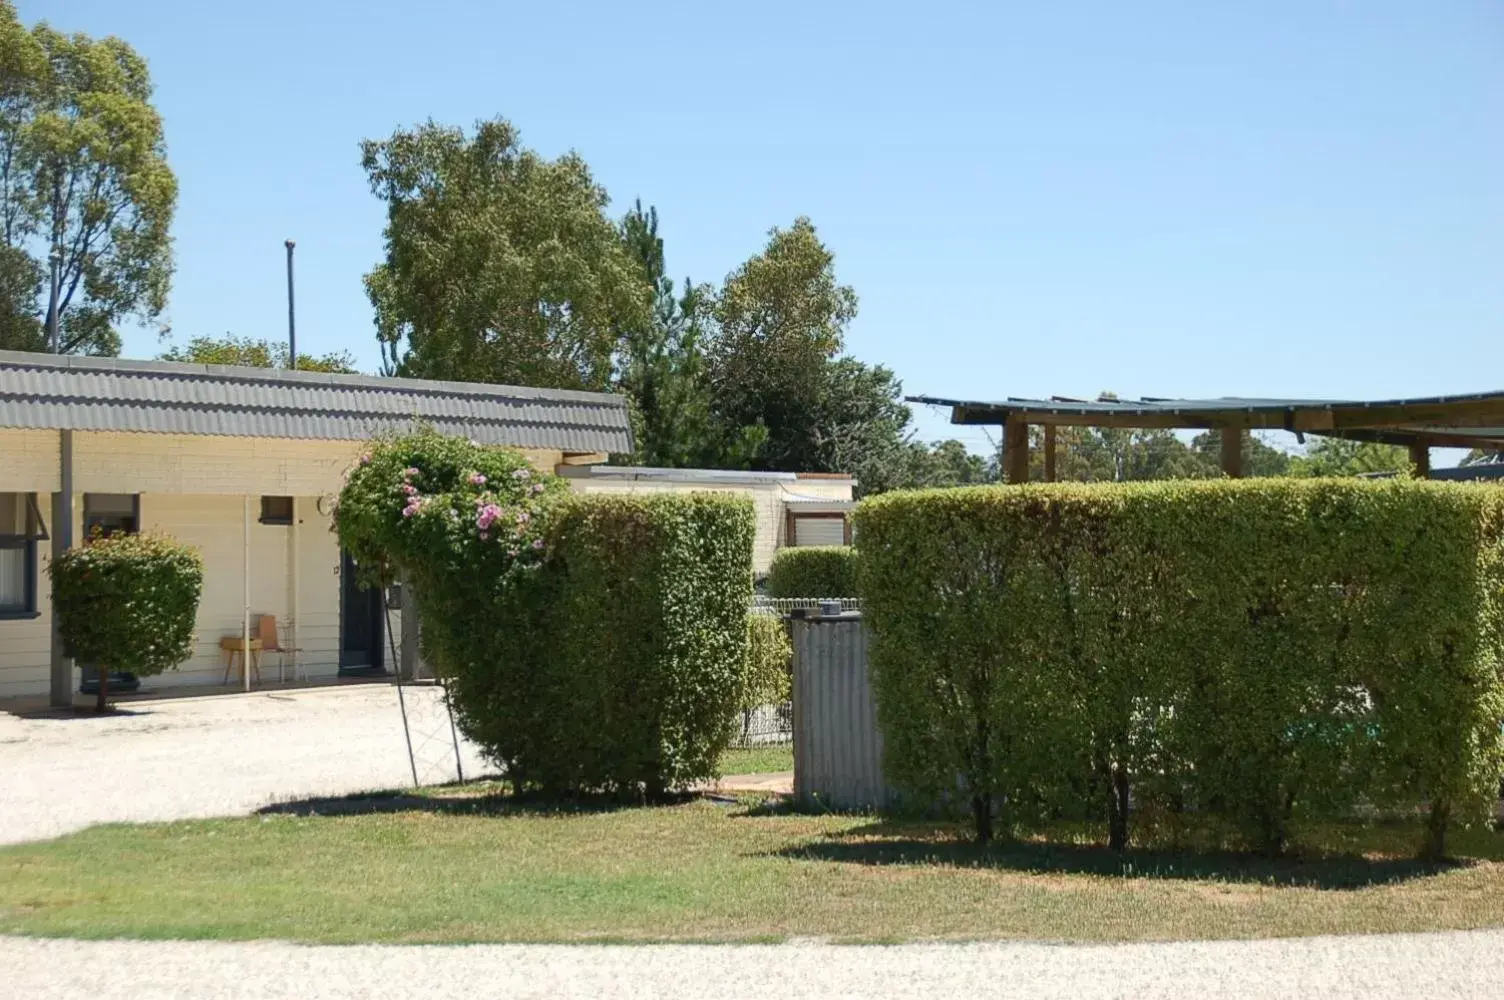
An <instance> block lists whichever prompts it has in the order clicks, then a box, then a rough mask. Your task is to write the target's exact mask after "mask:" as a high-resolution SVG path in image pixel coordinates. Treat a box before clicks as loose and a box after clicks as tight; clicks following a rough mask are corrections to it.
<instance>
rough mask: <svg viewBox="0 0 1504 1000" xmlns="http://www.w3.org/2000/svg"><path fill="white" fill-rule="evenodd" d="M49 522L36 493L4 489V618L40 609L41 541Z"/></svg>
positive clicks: (0, 527) (0, 542) (0, 526)
mask: <svg viewBox="0 0 1504 1000" xmlns="http://www.w3.org/2000/svg"><path fill="white" fill-rule="evenodd" d="M46 537H47V526H46V525H45V524H44V523H43V522H42V512H41V510H40V509H39V508H38V507H37V495H36V494H35V493H0V618H21V617H27V618H29V617H33V616H35V615H36V613H37V542H38V541H39V540H42V539H45V538H46Z"/></svg>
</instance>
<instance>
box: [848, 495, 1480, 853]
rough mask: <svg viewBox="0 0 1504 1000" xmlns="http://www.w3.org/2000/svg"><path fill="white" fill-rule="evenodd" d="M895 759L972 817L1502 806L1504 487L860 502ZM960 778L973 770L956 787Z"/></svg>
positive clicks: (865, 584) (1437, 842) (1229, 815)
mask: <svg viewBox="0 0 1504 1000" xmlns="http://www.w3.org/2000/svg"><path fill="white" fill-rule="evenodd" d="M857 525H858V529H859V532H860V536H861V538H862V561H861V565H860V574H861V592H862V596H863V601H864V610H865V613H866V615H867V617H868V620H869V622H870V623H871V625H872V628H873V630H874V645H873V653H872V656H873V668H874V676H875V685H876V691H877V698H878V708H879V715H880V718H881V719H882V725H883V727H884V735H885V740H886V748H887V754H888V757H887V766H888V772H889V776H890V778H891V779H892V780H894V781H895V782H897V783H898V784H899V785H900V786H901V787H903V788H905V789H907V790H908V791H909V792H910V793H912V794H915V795H918V796H927V797H928V798H929V799H930V800H943V801H955V799H956V797H957V789H958V787H959V788H960V789H961V790H962V794H963V796H964V797H965V798H967V799H968V804H969V806H970V808H971V811H972V813H973V816H974V820H975V822H976V824H977V828H978V833H979V836H983V837H985V836H988V835H990V833H991V825H992V823H993V822H995V821H997V820H1000V821H1001V822H1002V823H1003V824H1004V825H1005V826H1007V825H1011V824H1013V823H1015V822H1020V821H1027V820H1031V819H1037V818H1042V817H1059V816H1078V817H1083V818H1095V819H1097V820H1100V821H1101V822H1103V823H1104V824H1105V825H1106V827H1107V832H1108V838H1109V841H1110V842H1111V843H1113V844H1114V845H1115V846H1122V845H1123V844H1125V843H1126V842H1127V840H1128V837H1129V835H1130V816H1129V804H1130V802H1133V803H1134V808H1135V810H1136V811H1137V812H1144V811H1149V812H1153V813H1160V814H1174V813H1180V812H1183V811H1194V812H1195V813H1197V814H1199V815H1203V816H1206V817H1209V818H1214V819H1219V820H1222V821H1225V822H1227V823H1230V824H1232V825H1234V826H1235V827H1236V829H1237V830H1239V831H1241V834H1242V836H1243V837H1244V838H1245V839H1246V841H1247V842H1248V843H1250V844H1251V845H1254V846H1258V847H1260V848H1263V849H1265V850H1269V851H1278V850H1280V849H1281V848H1282V847H1283V846H1284V844H1285V843H1286V842H1287V840H1288V839H1289V838H1290V836H1291V835H1292V832H1296V831H1298V829H1299V827H1300V825H1301V824H1302V823H1308V822H1316V821H1321V820H1325V819H1330V818H1333V817H1337V816H1350V815H1353V814H1354V810H1355V808H1356V807H1359V806H1364V807H1379V808H1385V807H1394V808H1402V809H1403V808H1411V807H1414V806H1415V805H1417V804H1419V803H1429V804H1430V810H1429V815H1430V817H1431V818H1430V828H1429V833H1428V838H1427V842H1426V844H1425V845H1423V848H1424V850H1425V852H1426V853H1429V854H1439V853H1440V852H1441V850H1442V849H1443V846H1444V836H1445V832H1446V829H1447V825H1448V822H1449V821H1450V820H1453V819H1460V820H1476V819H1482V818H1484V817H1485V816H1486V815H1487V814H1488V813H1489V810H1490V808H1491V806H1492V803H1493V802H1494V800H1495V798H1496V796H1497V794H1498V782H1499V776H1500V773H1501V769H1504V747H1501V737H1500V728H1499V720H1500V719H1501V718H1504V687H1501V683H1500V673H1499V662H1498V656H1499V644H1500V641H1501V633H1500V621H1501V612H1504V603H1501V595H1504V560H1501V553H1504V492H1500V491H1497V490H1495V489H1492V488H1479V487H1470V486H1464V485H1449V484H1439V483H1426V482H1412V481H1390V482H1382V483H1379V482H1362V481H1336V480H1314V481H1289V480H1261V481H1246V482H1215V483H1204V482H1203V483H1188V482H1177V483H1155V484H1134V485H1118V486H1065V485H1060V486H1041V487H1034V486H1029V487H1004V488H979V489H958V490H944V491H931V492H921V493H901V494H891V495H885V496H881V497H876V498H873V499H871V500H867V501H864V502H863V504H862V505H861V506H860V507H859V508H858V512H857ZM958 781H959V785H958Z"/></svg>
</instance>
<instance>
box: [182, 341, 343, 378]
mask: <svg viewBox="0 0 1504 1000" xmlns="http://www.w3.org/2000/svg"><path fill="white" fill-rule="evenodd" d="M287 357H288V351H287V345H286V344H285V343H282V342H281V341H272V340H256V339H255V338H252V337H237V336H235V335H234V334H229V333H227V334H225V335H224V336H223V337H194V338H193V339H192V340H190V341H188V343H186V344H184V345H182V346H181V347H173V348H172V349H170V350H168V351H166V352H165V353H163V354H161V355H159V358H160V360H162V361H185V362H189V363H191V364H199V365H241V366H243V367H246V368H286V367H287ZM298 368H299V370H301V371H307V372H331V373H333V374H336V375H353V374H354V373H355V370H356V369H355V358H354V357H353V356H351V354H350V352H349V351H334V352H331V353H329V354H321V355H318V356H314V355H312V354H299V355H298Z"/></svg>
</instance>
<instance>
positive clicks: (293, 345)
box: [285, 240, 298, 368]
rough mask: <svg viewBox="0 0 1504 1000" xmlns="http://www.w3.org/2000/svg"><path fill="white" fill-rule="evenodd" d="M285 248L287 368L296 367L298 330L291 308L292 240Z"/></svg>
mask: <svg viewBox="0 0 1504 1000" xmlns="http://www.w3.org/2000/svg"><path fill="white" fill-rule="evenodd" d="M285 245H286V247H287V367H289V368H296V367H298V330H297V324H296V321H295V320H294V318H293V317H294V312H293V306H292V248H293V246H294V244H293V241H292V240H288V241H287V242H286V244H285Z"/></svg>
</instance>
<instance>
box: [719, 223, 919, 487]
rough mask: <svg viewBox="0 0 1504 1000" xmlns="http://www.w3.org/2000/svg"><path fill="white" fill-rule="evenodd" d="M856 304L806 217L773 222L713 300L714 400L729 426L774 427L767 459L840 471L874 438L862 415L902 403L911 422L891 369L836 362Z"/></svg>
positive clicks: (885, 414) (779, 466)
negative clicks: (757, 249)
mask: <svg viewBox="0 0 1504 1000" xmlns="http://www.w3.org/2000/svg"><path fill="white" fill-rule="evenodd" d="M856 308H857V300H856V293H855V292H854V291H853V290H852V289H851V288H850V286H847V285H842V284H839V283H838V282H837V281H836V276H835V256H834V254H832V253H831V252H830V250H829V249H827V248H826V246H825V245H824V244H823V243H822V242H821V241H820V238H819V236H818V235H817V234H816V232H815V227H814V225H813V224H812V223H811V222H810V221H809V220H808V219H806V218H799V219H796V220H795V221H794V224H793V225H792V226H790V227H789V228H788V229H778V228H775V229H773V230H772V231H771V232H770V233H769V238H768V243H767V246H766V247H765V248H764V249H763V251H762V252H761V253H759V254H757V255H756V256H754V257H752V258H750V259H749V260H748V261H747V262H746V263H744V264H743V265H742V266H741V267H739V268H737V269H736V270H735V271H734V272H732V273H731V274H730V275H728V276H727V278H726V281H725V283H724V284H723V285H722V287H721V290H720V292H719V294H718V295H717V296H716V297H715V301H714V303H713V306H712V308H711V313H712V316H713V318H714V321H715V323H716V335H715V337H714V339H713V341H712V342H711V343H710V345H709V348H708V351H707V354H708V358H709V374H710V385H711V393H712V397H713V400H714V402H713V406H714V412H715V415H716V416H717V417H718V418H719V420H720V421H721V423H722V425H723V426H724V427H737V428H740V427H746V426H752V425H756V424H759V423H760V424H762V425H763V426H764V427H766V428H767V434H768V436H767V440H766V441H765V442H764V443H763V445H762V448H761V450H760V452H759V454H758V456H757V458H756V460H755V462H754V465H755V466H756V467H757V468H762V469H771V470H782V471H799V470H809V471H820V470H832V469H833V466H834V465H835V464H838V463H839V464H846V463H849V462H852V461H855V460H856V453H857V451H858V450H859V449H861V448H864V447H865V446H866V445H867V444H868V443H870V442H869V440H868V438H869V437H870V435H868V434H867V432H866V430H865V429H864V428H861V427H859V426H858V424H859V423H860V422H861V421H862V420H864V419H882V418H890V419H891V418H892V417H894V416H896V414H897V410H895V405H896V406H897V409H898V410H902V412H903V414H904V419H903V420H902V421H900V424H902V423H906V422H907V412H908V411H907V408H904V407H902V405H901V404H895V403H894V401H893V400H892V399H890V398H889V397H890V395H893V396H896V391H897V386H898V382H897V380H896V379H894V378H893V377H892V373H891V372H889V371H887V369H883V368H881V367H877V368H868V367H867V366H864V365H860V363H858V362H855V361H851V362H849V364H845V365H844V367H842V363H838V362H837V361H836V359H837V357H838V356H839V354H840V352H841V348H842V346H843V343H844V337H845V331H846V327H847V325H848V324H849V323H850V322H851V320H852V318H853V317H855V315H856ZM890 388H891V389H892V390H893V391H892V393H890V392H889V390H890ZM841 471H851V467H850V465H849V464H847V468H846V469H843V470H841Z"/></svg>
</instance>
